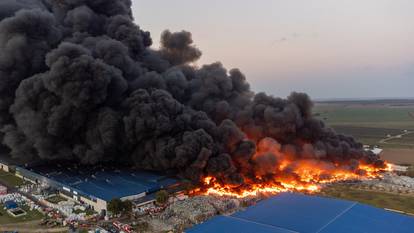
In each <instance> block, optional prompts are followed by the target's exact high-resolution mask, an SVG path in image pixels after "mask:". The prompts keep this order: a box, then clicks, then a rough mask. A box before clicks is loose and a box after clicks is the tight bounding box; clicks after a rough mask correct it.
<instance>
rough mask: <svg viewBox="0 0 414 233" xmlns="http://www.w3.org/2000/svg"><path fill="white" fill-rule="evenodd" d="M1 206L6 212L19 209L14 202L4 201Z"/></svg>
mask: <svg viewBox="0 0 414 233" xmlns="http://www.w3.org/2000/svg"><path fill="white" fill-rule="evenodd" d="M3 205H4V208H6V210H12V209H16V208H17V207H19V206H18V205H17V203H16V202H14V201H6V202H4V204H3Z"/></svg>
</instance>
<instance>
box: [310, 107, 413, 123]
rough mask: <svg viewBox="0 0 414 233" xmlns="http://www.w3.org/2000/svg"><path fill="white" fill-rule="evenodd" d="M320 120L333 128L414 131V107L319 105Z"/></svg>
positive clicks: (317, 108)
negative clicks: (350, 127)
mask: <svg viewBox="0 0 414 233" xmlns="http://www.w3.org/2000/svg"><path fill="white" fill-rule="evenodd" d="M314 112H315V114H316V115H317V117H318V118H320V119H323V120H324V121H325V122H326V123H327V124H329V125H332V126H344V125H348V126H349V125H351V126H359V127H372V128H390V129H414V118H413V116H412V115H410V113H411V112H414V107H410V108H408V107H404V108H397V107H389V106H382V107H381V106H373V107H370V106H367V107H363V106H358V105H355V106H352V105H342V104H336V105H317V106H316V107H315V109H314Z"/></svg>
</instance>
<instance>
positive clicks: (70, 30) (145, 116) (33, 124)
mask: <svg viewBox="0 0 414 233" xmlns="http://www.w3.org/2000/svg"><path fill="white" fill-rule="evenodd" d="M151 45H152V39H151V37H150V33H149V32H147V31H143V30H142V29H140V27H139V26H138V25H136V24H135V23H134V22H133V16H132V13H131V0H116V1H114V0H2V1H1V2H0V128H1V132H2V135H1V138H2V143H3V144H4V145H5V146H7V147H8V148H9V150H10V152H9V153H10V155H11V156H12V157H13V158H14V159H19V160H24V161H62V160H64V161H68V162H73V163H83V164H97V163H107V162H116V163H120V164H131V165H134V166H135V167H137V168H144V169H149V170H175V171H177V173H178V174H180V175H181V176H183V177H187V178H190V179H192V180H195V181H197V180H199V179H200V177H202V176H206V175H214V176H215V177H217V178H218V179H221V180H223V181H226V182H229V183H234V184H240V183H242V182H243V178H244V177H248V176H252V177H254V176H256V175H257V174H260V175H268V173H271V170H272V169H271V167H272V166H275V165H277V164H278V161H277V159H276V157H275V156H268V154H266V153H268V152H263V153H264V154H263V155H262V156H258V158H256V159H253V155H254V154H255V153H257V151H258V150H257V148H256V145H259V144H263V145H269V144H271V145H272V148H273V149H274V148H277V150H278V151H279V152H280V153H285V154H289V155H290V156H291V157H293V158H297V159H300V158H312V159H315V160H323V161H328V162H332V163H337V164H338V163H339V164H344V165H347V166H349V167H350V169H352V167H355V166H354V165H355V164H358V163H360V162H363V163H368V164H375V165H377V166H382V165H383V162H382V161H380V160H379V158H378V157H377V156H375V155H373V154H372V153H369V152H365V151H364V150H363V149H362V145H361V144H360V143H357V142H355V141H354V139H352V138H350V137H346V136H343V135H338V134H336V133H335V132H334V131H332V130H331V129H330V128H327V127H325V125H324V124H323V122H321V121H319V120H317V119H315V118H313V117H312V113H311V108H312V102H311V101H310V99H309V97H308V96H307V95H306V94H301V93H292V94H291V95H290V96H289V97H288V98H287V99H281V98H275V97H273V96H269V95H266V94H265V93H258V94H255V93H253V92H252V91H251V90H250V87H249V83H248V82H247V81H246V78H245V76H244V75H243V74H242V73H241V72H240V71H239V70H237V69H233V70H230V71H228V70H226V69H225V68H224V67H223V66H222V64H220V63H214V64H210V65H205V66H202V67H201V68H197V67H195V66H193V65H191V63H192V62H194V61H196V60H197V59H198V58H200V56H201V51H200V50H199V49H198V48H196V47H195V46H194V45H193V40H192V38H191V33H189V32H186V31H182V32H170V31H165V32H164V33H163V34H162V36H161V48H160V49H159V50H154V49H151V48H150V46H151ZM259 153H260V152H259Z"/></svg>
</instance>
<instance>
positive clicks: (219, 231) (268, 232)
mask: <svg viewBox="0 0 414 233" xmlns="http://www.w3.org/2000/svg"><path fill="white" fill-rule="evenodd" d="M232 232H237V233H259V232H260V233H299V232H295V231H289V230H286V229H282V228H278V227H274V226H269V225H265V224H260V223H255V222H249V221H246V220H243V219H237V218H232V217H230V216H217V217H215V218H213V219H211V220H209V221H207V222H205V223H203V224H201V225H197V226H195V227H194V228H192V229H191V230H188V231H186V233H232Z"/></svg>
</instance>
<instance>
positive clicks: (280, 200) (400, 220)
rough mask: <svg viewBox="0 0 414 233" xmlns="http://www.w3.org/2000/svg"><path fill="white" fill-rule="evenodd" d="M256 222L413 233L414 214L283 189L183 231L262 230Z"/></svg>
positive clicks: (317, 231)
mask: <svg viewBox="0 0 414 233" xmlns="http://www.w3.org/2000/svg"><path fill="white" fill-rule="evenodd" d="M222 218H226V219H225V220H223V219H222ZM241 221H242V222H243V224H244V225H243V227H242V228H240V230H237V231H236V230H233V229H235V228H236V227H237V225H240V226H242V223H241ZM259 226H260V227H262V226H266V227H267V228H268V229H272V227H274V228H276V229H280V230H284V231H286V232H297V233H351V232H352V233H413V229H414V218H413V217H410V216H406V215H402V214H398V213H394V212H390V211H386V210H384V209H379V208H375V207H371V206H368V205H363V204H359V203H357V202H350V201H343V200H338V199H332V198H323V197H317V196H308V195H302V194H295V193H283V194H279V195H277V196H274V197H271V198H269V199H266V200H263V201H261V202H259V203H258V204H257V205H255V206H251V207H249V208H247V209H246V210H244V211H240V212H237V213H235V214H233V215H232V216H229V217H226V216H217V217H215V218H213V219H211V220H209V221H207V222H205V223H203V224H200V225H197V226H195V227H193V228H192V229H190V230H188V231H186V232H187V233H216V232H217V233H221V232H223V233H225V232H226V233H227V232H240V233H256V232H262V230H261V228H259ZM222 229H226V230H225V231H222ZM263 232H265V231H263Z"/></svg>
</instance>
